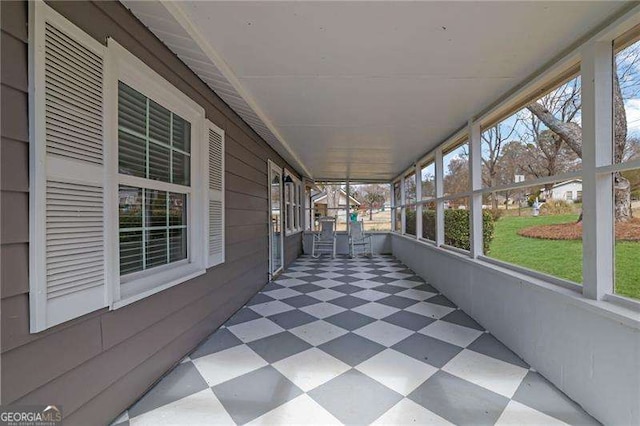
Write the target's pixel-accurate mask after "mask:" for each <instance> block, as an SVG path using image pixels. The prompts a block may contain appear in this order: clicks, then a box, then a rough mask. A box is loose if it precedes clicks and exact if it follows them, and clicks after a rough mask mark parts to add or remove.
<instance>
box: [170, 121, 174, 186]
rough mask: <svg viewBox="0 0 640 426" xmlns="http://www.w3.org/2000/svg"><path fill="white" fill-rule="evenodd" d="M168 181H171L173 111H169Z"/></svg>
mask: <svg viewBox="0 0 640 426" xmlns="http://www.w3.org/2000/svg"><path fill="white" fill-rule="evenodd" d="M169 183H173V113H172V112H171V111H169Z"/></svg>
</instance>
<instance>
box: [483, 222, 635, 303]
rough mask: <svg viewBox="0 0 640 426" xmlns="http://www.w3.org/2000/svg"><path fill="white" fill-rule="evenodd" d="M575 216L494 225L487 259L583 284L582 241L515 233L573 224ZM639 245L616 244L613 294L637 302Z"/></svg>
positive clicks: (629, 243)
mask: <svg viewBox="0 0 640 426" xmlns="http://www.w3.org/2000/svg"><path fill="white" fill-rule="evenodd" d="M577 218H578V215H577V214H571V215H558V216H539V217H532V216H529V215H527V216H522V217H519V216H504V217H502V218H500V219H499V220H498V221H497V222H496V223H495V237H494V240H493V242H492V243H491V251H490V252H489V254H488V256H489V257H491V258H494V259H498V260H503V261H505V262H509V263H513V264H515V265H518V266H523V267H525V268H529V269H533V270H535V271H539V272H543V273H546V274H550V275H553V276H556V277H559V278H564V279H567V280H570V281H573V282H576V283H582V241H557V240H540V239H535V238H527V237H521V236H520V235H518V234H517V232H518V230H520V229H522V228H527V227H529V226H535V225H550V224H558V223H567V222H573V221H575V220H576V219H577ZM638 259H640V243H635V242H620V243H617V244H616V293H618V294H620V295H624V296H629V297H633V298H640V267H639V265H638Z"/></svg>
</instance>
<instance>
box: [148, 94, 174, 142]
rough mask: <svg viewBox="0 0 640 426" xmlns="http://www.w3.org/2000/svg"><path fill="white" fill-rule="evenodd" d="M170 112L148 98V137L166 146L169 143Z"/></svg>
mask: <svg viewBox="0 0 640 426" xmlns="http://www.w3.org/2000/svg"><path fill="white" fill-rule="evenodd" d="M170 132H171V113H170V112H169V110H168V109H166V108H164V107H162V106H160V105H158V104H157V103H155V102H153V101H152V100H149V137H150V138H151V139H153V140H155V141H158V142H161V143H163V144H165V145H167V146H169V145H170V144H171V134H170Z"/></svg>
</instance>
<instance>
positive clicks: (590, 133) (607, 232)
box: [582, 41, 614, 300]
mask: <svg viewBox="0 0 640 426" xmlns="http://www.w3.org/2000/svg"><path fill="white" fill-rule="evenodd" d="M612 111H613V46H612V43H611V42H606V41H604V42H595V43H591V44H589V45H588V46H587V47H586V48H585V49H584V50H583V52H582V123H583V125H582V126H583V127H582V130H583V145H582V154H583V155H582V165H583V166H582V167H583V177H582V179H583V182H584V185H583V194H584V198H583V203H582V209H583V226H582V229H583V231H582V232H583V238H582V240H583V261H582V264H583V266H582V268H583V272H582V273H583V294H584V295H585V297H587V298H589V299H594V300H601V299H603V298H604V296H605V295H606V294H609V293H612V292H613V262H614V256H613V245H614V237H613V225H614V224H613V220H614V217H613V206H612V203H613V199H614V197H613V178H612V175H611V174H610V173H609V174H598V173H597V168H598V167H602V166H609V165H610V164H611V162H612V159H613V155H612V154H613V114H612Z"/></svg>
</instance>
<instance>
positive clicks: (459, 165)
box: [442, 141, 471, 195]
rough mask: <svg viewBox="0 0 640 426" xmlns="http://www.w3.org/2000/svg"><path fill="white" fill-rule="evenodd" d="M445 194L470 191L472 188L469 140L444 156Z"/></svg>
mask: <svg viewBox="0 0 640 426" xmlns="http://www.w3.org/2000/svg"><path fill="white" fill-rule="evenodd" d="M442 163H443V169H442V170H443V171H444V182H443V190H444V195H453V194H459V193H461V192H468V191H469V190H470V189H471V183H470V182H471V181H470V180H469V142H468V141H467V142H464V143H462V144H461V145H459V146H458V147H456V148H454V149H453V150H451V151H449V152H447V153H446V154H445V155H444V156H443V158H442Z"/></svg>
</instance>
